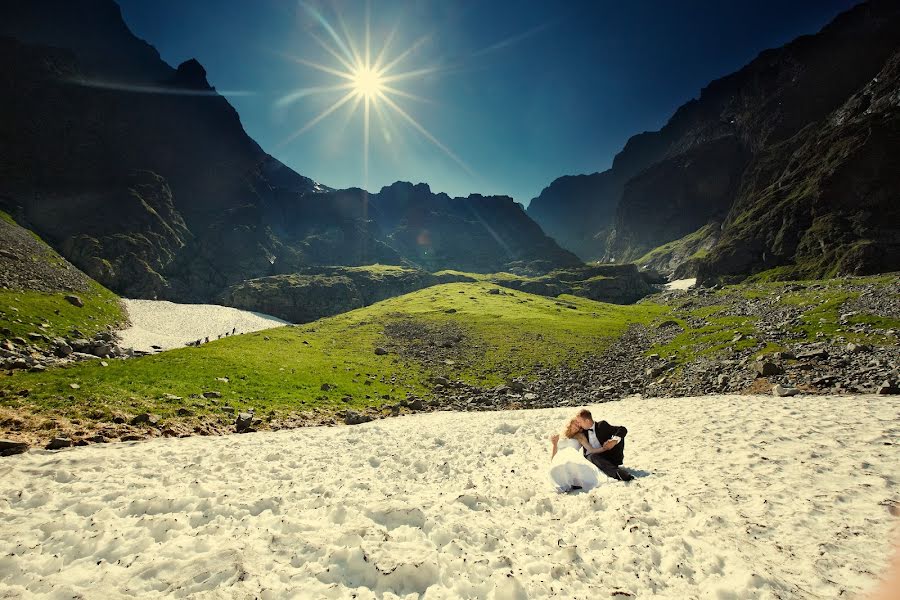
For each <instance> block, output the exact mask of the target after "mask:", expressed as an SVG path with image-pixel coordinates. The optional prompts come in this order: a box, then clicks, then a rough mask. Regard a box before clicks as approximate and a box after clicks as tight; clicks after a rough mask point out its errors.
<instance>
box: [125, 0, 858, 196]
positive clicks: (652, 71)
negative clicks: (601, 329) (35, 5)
mask: <svg viewBox="0 0 900 600" xmlns="http://www.w3.org/2000/svg"><path fill="white" fill-rule="evenodd" d="M120 4H121V5H122V12H123V15H124V17H125V20H126V22H127V23H128V25H129V27H131V29H132V31H133V32H134V33H135V34H136V35H138V36H139V37H142V38H144V39H146V40H147V41H148V42H150V43H151V44H153V45H154V46H155V47H156V48H157V49H158V50H159V52H160V54H161V55H162V57H163V59H164V60H166V61H167V62H168V63H170V64H172V65H173V66H175V65H177V64H179V63H180V62H182V61H184V60H186V59H188V58H197V59H198V60H199V61H200V62H201V63H202V64H203V65H204V66H205V67H206V70H207V74H208V78H209V80H210V83H211V84H212V85H214V86H215V87H216V88H217V89H219V90H223V91H226V92H227V91H239V92H241V91H242V92H248V93H247V94H246V95H237V94H236V95H230V96H229V101H230V102H231V103H232V104H233V105H234V107H235V108H236V109H237V111H238V113H239V114H240V116H241V120H242V122H243V124H244V127H245V129H246V130H247V132H248V133H249V134H250V135H251V136H252V137H253V138H254V139H256V141H257V142H259V143H260V145H261V146H262V147H263V148H264V149H265V150H266V151H268V152H269V153H270V154H272V155H273V156H275V157H277V158H278V159H280V160H281V161H283V162H284V163H285V164H287V165H289V166H290V167H292V168H294V169H295V170H297V171H298V172H299V173H301V174H303V175H306V176H308V177H311V178H313V179H315V180H317V181H320V182H322V183H324V184H326V185H329V186H332V187H337V188H345V187H351V186H357V187H365V188H367V189H369V190H371V191H377V190H378V189H380V188H381V187H382V186H384V185H388V184H390V183H392V182H394V181H397V180H404V181H412V182H414V183H416V182H426V183H428V184H429V185H431V188H432V189H433V190H435V191H443V192H447V193H449V194H451V195H467V194H469V193H473V192H478V193H483V194H505V195H509V196H512V197H513V198H515V199H516V200H517V201H519V202H522V203H523V204H527V203H528V201H529V200H530V199H531V198H533V197H534V196H536V195H537V194H538V193H540V191H541V189H543V188H544V187H545V186H547V185H548V184H549V183H550V182H551V181H552V180H553V179H555V178H557V177H559V176H561V175H565V174H575V173H592V172H595V171H600V170H604V169H606V168H608V167H609V166H610V164H611V163H612V158H613V156H614V155H615V153H616V152H618V151H619V150H620V149H621V148H622V146H623V145H624V143H625V142H626V140H627V139H628V138H629V137H630V136H632V135H634V134H636V133H639V132H641V131H647V130H655V129H658V128H659V127H661V126H662V125H663V124H664V123H665V122H666V120H667V119H668V118H669V116H671V114H672V113H673V112H674V110H675V109H676V108H677V107H678V106H679V105H681V104H682V103H684V102H685V101H687V100H689V99H690V98H693V97H696V96H697V95H698V94H699V91H700V88H701V87H703V86H704V85H706V84H707V83H708V82H709V81H711V80H712V79H715V78H718V77H721V76H723V75H726V74H728V73H731V72H733V71H735V70H736V69H738V68H740V67H741V66H743V65H744V64H746V63H747V62H749V61H750V60H752V59H753V58H754V57H755V56H756V55H757V54H758V53H759V52H760V51H761V50H763V49H765V48H770V47H774V46H779V45H782V44H784V43H785V42H787V41H789V40H791V39H793V38H795V37H797V36H798V35H801V34H804V33H814V32H815V31H817V30H818V29H820V28H821V27H822V26H823V25H824V24H826V23H827V22H828V21H830V20H831V19H832V18H833V17H834V16H835V15H836V14H837V13H839V12H841V11H842V10H844V9H846V8H849V7H850V6H852V5H853V4H854V2H850V1H838V0H795V1H793V2H783V1H779V2H776V1H771V0H758V1H752V2H738V1H732V0H729V1H726V2H700V1H697V0H682V1H679V2H670V1H658V2H651V1H636V2H606V1H600V0H597V1H583V2H582V1H570V2H549V1H525V0H523V1H521V2H509V3H502V2H494V1H487V2H482V1H465V2H452V1H449V0H412V1H386V0H372V1H370V2H368V3H366V2H364V1H363V0H357V1H342V0H334V1H331V0H308V2H307V3H305V4H304V3H299V2H296V1H290V0H259V1H258V2H252V3H251V2H247V1H240V0H215V1H213V0H155V1H153V2H147V1H146V0H120ZM367 13H368V15H369V17H368V21H369V24H370V26H369V30H370V47H371V56H372V58H373V59H374V58H375V56H376V55H377V54H378V52H379V51H380V49H381V48H382V46H383V45H384V42H385V40H386V38H387V37H388V35H389V34H390V32H391V31H392V30H396V33H395V35H394V36H393V38H392V40H391V43H390V45H389V46H388V48H387V51H386V52H385V56H386V57H387V58H388V59H393V58H395V57H397V56H399V55H400V54H401V53H402V52H403V51H405V50H407V49H411V51H410V52H409V53H408V54H407V55H406V56H405V58H403V59H402V60H401V61H400V62H399V63H397V65H396V66H395V67H394V68H393V69H391V71H390V73H392V74H395V75H396V74H400V73H403V72H410V71H413V72H419V74H417V75H412V76H410V77H408V78H406V79H402V80H398V81H393V82H390V84H389V85H391V86H392V87H394V88H395V89H397V90H400V91H401V92H404V93H406V94H410V95H413V96H415V98H411V97H408V96H403V95H393V96H389V97H390V98H392V99H393V101H394V102H395V104H396V105H397V106H398V107H399V108H400V109H402V110H403V112H404V113H405V115H407V116H403V115H402V114H400V113H399V112H398V111H397V110H395V108H394V107H392V106H390V105H389V104H388V103H386V102H385V101H383V100H380V99H377V98H376V99H373V101H372V104H371V108H370V119H369V144H368V152H367V153H366V152H364V147H365V144H364V139H365V138H364V133H363V132H364V129H365V127H364V121H365V119H364V110H363V105H364V103H363V102H362V101H361V102H360V103H359V105H358V106H356V107H355V108H354V106H353V104H354V103H353V101H352V100H351V101H348V102H346V103H345V104H344V105H342V106H341V107H339V108H338V109H337V110H335V111H334V112H333V113H332V114H330V115H329V116H327V117H326V118H323V119H322V120H321V121H319V122H318V123H316V124H315V125H314V126H312V127H310V128H309V129H307V130H306V131H305V132H304V133H302V134H300V135H297V136H296V137H292V136H293V134H294V133H296V132H297V131H298V130H300V129H301V128H303V127H304V125H306V124H308V123H309V122H310V121H311V120H312V119H314V118H315V117H316V116H317V115H319V114H321V113H322V112H323V111H325V110H327V109H328V108H329V107H330V106H332V105H333V104H334V103H335V102H336V101H337V100H339V99H340V98H342V96H343V95H344V94H345V93H346V91H331V92H328V93H321V94H311V95H307V96H304V97H302V98H300V99H299V100H297V101H295V102H291V103H285V102H284V101H283V99H284V98H285V96H287V95H288V94H290V93H292V92H295V91H297V90H300V89H309V88H317V87H329V86H334V85H335V84H338V83H342V82H347V81H348V80H346V79H342V78H341V77H339V76H337V75H334V74H332V73H328V72H325V71H322V70H319V69H316V68H314V67H311V66H309V65H308V64H303V63H302V62H298V61H296V60H294V58H300V59H301V60H303V61H306V62H307V63H309V62H312V63H316V64H319V65H321V66H325V67H328V68H334V69H338V70H344V71H346V68H344V67H342V66H341V64H340V62H339V60H338V59H337V58H335V57H334V56H332V55H331V54H330V53H329V52H328V51H327V50H326V49H324V48H323V47H322V46H321V45H320V43H319V42H317V41H316V39H315V38H316V37H319V38H320V39H322V40H324V41H325V42H326V43H327V44H328V46H329V47H331V48H332V49H333V50H335V51H336V52H337V54H338V55H341V56H345V55H346V54H347V53H349V54H352V50H351V49H350V44H347V42H346V39H347V38H349V39H350V40H352V42H353V44H352V45H354V46H356V48H357V50H358V53H359V54H361V55H362V54H363V53H364V51H363V48H364V46H365V43H364V40H365V30H366V27H365V23H366V21H367V18H366V15H367ZM317 15H318V16H317ZM319 17H321V18H319ZM341 21H343V23H344V26H343V27H342V26H341ZM325 23H327V24H328V25H329V26H330V27H331V28H332V30H333V31H334V32H335V34H336V35H337V37H338V38H340V39H341V40H342V42H343V43H344V44H345V46H346V47H347V52H346V53H345V52H344V51H343V50H342V49H341V48H340V46H339V45H338V44H337V42H336V41H335V39H334V37H332V35H331V34H330V33H329V31H328V29H326V27H325ZM345 30H346V34H345ZM292 57H293V58H292ZM279 100H282V102H279ZM379 115H383V116H379ZM407 117H408V118H407ZM413 121H414V122H415V124H414V123H413ZM416 124H417V125H416ZM365 154H367V156H368V160H367V161H366V160H364V155H365ZM366 163H368V169H366V168H365V167H366Z"/></svg>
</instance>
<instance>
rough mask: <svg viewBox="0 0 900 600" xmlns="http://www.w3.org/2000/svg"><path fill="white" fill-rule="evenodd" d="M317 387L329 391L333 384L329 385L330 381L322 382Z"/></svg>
mask: <svg viewBox="0 0 900 600" xmlns="http://www.w3.org/2000/svg"><path fill="white" fill-rule="evenodd" d="M319 389H320V390H322V391H323V392H327V391H329V390H332V389H334V386H333V385H331V384H330V383H323V384H322V385H321V386H320V387H319Z"/></svg>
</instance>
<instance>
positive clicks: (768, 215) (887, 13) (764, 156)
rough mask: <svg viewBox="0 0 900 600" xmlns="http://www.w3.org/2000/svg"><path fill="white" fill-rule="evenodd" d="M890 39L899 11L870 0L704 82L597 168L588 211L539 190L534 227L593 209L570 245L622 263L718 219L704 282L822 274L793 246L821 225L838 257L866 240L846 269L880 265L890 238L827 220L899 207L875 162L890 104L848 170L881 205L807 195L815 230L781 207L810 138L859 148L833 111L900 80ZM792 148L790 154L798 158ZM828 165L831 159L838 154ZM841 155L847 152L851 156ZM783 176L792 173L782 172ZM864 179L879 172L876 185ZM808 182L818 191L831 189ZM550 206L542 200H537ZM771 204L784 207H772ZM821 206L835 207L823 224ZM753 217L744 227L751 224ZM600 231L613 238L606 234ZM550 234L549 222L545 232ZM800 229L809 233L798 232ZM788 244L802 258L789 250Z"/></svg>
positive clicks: (805, 160) (797, 190)
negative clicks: (783, 269)
mask: <svg viewBox="0 0 900 600" xmlns="http://www.w3.org/2000/svg"><path fill="white" fill-rule="evenodd" d="M898 47H900V5H898V4H897V3H896V2H889V1H873V2H868V3H865V4H862V5H860V6H857V7H855V8H853V9H851V10H849V11H847V12H846V13H843V14H842V15H839V16H838V17H837V18H836V19H835V20H834V21H833V22H832V23H831V24H829V25H828V26H826V27H825V28H823V29H822V31H820V32H819V33H817V34H815V35H811V36H803V37H801V38H798V39H797V40H794V41H793V42H791V43H790V44H787V45H786V46H784V47H782V48H779V49H775V50H767V51H765V52H763V53H761V54H760V55H759V56H758V57H757V58H756V59H755V60H754V61H752V62H751V63H750V64H748V65H747V66H746V67H744V68H743V69H741V70H740V71H738V72H736V73H734V74H732V75H729V76H727V77H724V78H722V79H720V80H717V81H714V82H712V83H711V84H710V85H709V86H708V87H706V88H704V89H703V90H702V92H701V94H700V97H699V98H698V99H696V100H692V101H690V102H688V103H687V104H685V105H684V106H682V107H681V108H680V109H678V111H677V112H676V113H675V114H674V115H673V117H672V118H671V119H670V120H669V122H668V123H667V124H666V126H665V127H663V128H662V129H661V130H660V131H658V132H654V133H644V134H640V135H638V136H635V137H633V138H632V139H631V140H629V142H628V144H626V146H625V148H624V149H623V151H622V152H621V153H620V154H619V155H617V156H616V158H615V160H614V162H613V167H612V169H611V170H610V171H607V172H606V173H604V174H602V175H604V176H605V177H604V180H600V179H599V178H597V177H596V176H595V179H594V181H595V182H597V185H596V187H595V189H594V191H593V196H594V200H593V203H592V204H591V208H587V209H585V208H584V205H585V204H586V203H585V202H584V197H586V196H589V195H590V194H591V192H587V191H582V193H581V194H580V195H579V196H578V197H574V198H567V197H558V198H549V199H545V198H542V197H539V198H536V199H535V200H533V201H532V205H531V206H530V207H529V213H530V214H532V215H533V216H534V217H535V218H536V220H537V221H538V222H539V223H541V224H544V219H545V218H546V217H545V215H546V214H548V213H549V212H551V211H552V210H556V211H557V212H562V213H564V214H566V216H557V217H555V219H556V222H565V221H566V220H568V221H569V222H574V221H575V220H576V217H574V216H571V215H569V213H570V212H572V213H575V214H578V213H579V212H580V213H581V214H583V215H584V217H583V218H584V220H585V221H587V222H592V223H593V222H595V221H594V219H595V215H603V217H602V219H601V221H603V222H602V223H601V225H602V226H601V227H599V228H598V229H597V232H598V233H601V235H600V236H598V237H596V238H592V237H591V236H590V235H589V234H588V235H584V234H583V233H582V232H577V231H576V232H575V233H576V234H577V235H579V236H581V238H580V239H593V240H594V243H593V244H592V245H590V246H589V247H587V248H583V247H582V248H579V250H580V254H581V255H582V257H584V258H595V257H601V258H605V259H615V260H623V259H633V258H636V257H639V256H641V255H642V254H644V253H645V252H647V251H649V250H652V249H653V248H654V247H657V246H661V245H663V244H666V243H668V242H671V241H673V240H677V239H679V238H682V237H684V236H685V235H686V234H690V233H691V231H693V230H697V229H699V228H700V227H702V226H704V225H705V224H707V223H710V222H719V221H724V226H723V234H722V236H721V239H720V241H719V243H718V244H717V245H715V246H713V247H712V248H711V249H710V250H709V256H708V262H707V263H706V266H704V267H703V268H702V269H700V270H701V271H702V272H703V273H704V277H716V276H718V275H720V274H721V275H723V276H742V275H747V274H750V273H753V272H756V271H759V270H762V269H765V268H768V267H770V266H773V265H774V266H781V265H786V264H788V263H790V264H794V263H797V264H799V263H807V265H806V267H804V268H803V269H801V270H804V272H807V273H808V274H817V275H824V274H826V273H827V272H828V271H833V270H834V269H832V266H833V265H830V263H827V261H822V262H823V264H822V265H821V267H822V268H813V269H810V268H808V267H809V266H810V265H809V264H808V261H807V260H806V258H805V257H806V255H805V254H803V249H804V248H806V247H808V246H809V244H808V243H806V244H800V242H799V240H801V239H804V238H811V239H820V238H821V234H820V233H817V232H818V231H821V230H823V229H824V230H827V231H828V232H829V234H828V235H829V237H830V240H831V244H832V245H833V246H835V248H834V252H833V253H834V254H835V256H836V255H843V254H844V253H845V251H848V249H849V248H850V247H851V246H858V245H859V244H861V243H865V245H866V247H867V248H868V250H866V251H865V252H864V253H862V255H861V254H860V253H859V252H857V251H854V252H853V255H854V256H856V259H855V263H854V265H855V266H854V267H853V269H855V270H857V271H860V272H862V271H871V270H873V269H874V270H878V269H880V268H882V267H881V266H879V265H880V264H881V263H880V261H882V260H883V259H885V258H887V257H888V256H891V252H892V251H891V250H890V249H889V248H886V247H884V246H883V245H884V244H885V243H886V242H885V240H886V239H887V240H889V239H891V238H892V236H891V234H890V233H885V234H884V235H881V234H878V235H874V234H873V233H872V231H871V230H864V228H862V227H861V226H837V225H834V224H833V223H834V222H843V221H844V220H846V219H848V218H849V219H850V221H852V222H854V223H857V222H859V221H866V218H865V216H864V215H863V213H864V212H866V211H868V212H872V213H873V214H876V215H877V214H884V215H888V216H889V215H892V214H893V212H892V211H893V210H894V209H893V206H892V204H891V201H890V200H889V199H890V198H893V199H894V200H893V203H894V204H896V197H897V195H898V193H900V190H898V189H897V188H896V187H893V183H892V178H891V177H890V176H889V175H888V174H887V171H886V170H885V167H886V166H887V165H885V164H884V160H886V159H882V158H881V156H882V155H885V156H886V155H889V154H890V153H891V152H890V151H889V149H890V148H894V153H896V151H897V148H896V147H895V146H893V144H894V143H895V141H894V135H893V134H892V133H891V132H890V130H891V128H892V127H893V125H891V122H892V121H891V118H890V117H886V116H884V115H887V114H888V113H892V112H893V111H894V110H896V106H895V105H893V104H891V102H890V101H887V100H886V101H884V102H883V103H882V108H880V109H879V110H880V112H881V114H882V115H883V116H882V117H880V118H878V119H875V118H874V117H872V116H871V115H870V116H869V117H868V121H867V122H868V124H869V125H868V126H869V128H870V131H871V132H872V136H873V137H874V138H877V139H872V140H870V141H867V142H866V144H868V145H869V151H868V152H863V153H860V154H855V156H856V159H855V162H854V164H855V165H856V166H855V167H852V168H853V169H862V170H865V169H867V168H868V176H869V177H870V179H869V180H868V181H869V183H870V185H875V186H876V187H877V188H878V189H879V194H880V196H878V197H879V198H880V199H878V200H876V199H875V197H873V196H869V197H868V198H867V200H866V202H864V203H863V205H861V206H859V208H858V210H857V209H850V205H849V204H843V206H844V208H845V209H847V210H844V211H843V212H841V210H837V209H835V206H836V204H835V202H834V201H831V202H816V203H814V204H816V206H817V209H816V211H817V212H816V218H818V219H820V221H819V223H820V225H818V226H816V227H813V221H814V220H815V218H800V217H799V216H797V215H795V213H797V214H799V213H802V214H808V213H809V210H807V209H800V208H799V207H797V208H791V207H790V205H791V204H792V203H793V202H794V201H795V200H797V199H798V198H800V197H805V195H806V194H807V191H808V190H807V191H804V187H803V186H804V185H806V184H811V183H812V182H811V180H810V179H809V178H808V177H807V175H809V173H811V172H813V171H816V170H821V166H822V165H821V164H819V163H820V160H821V158H822V153H823V151H824V147H822V146H819V147H818V151H817V152H816V151H813V150H812V148H813V147H815V143H814V142H813V141H812V139H813V138H814V137H816V138H817V139H819V140H820V142H821V143H822V144H824V143H826V140H827V143H828V144H830V145H832V146H834V145H836V146H840V147H843V148H844V150H845V151H847V152H850V150H849V148H850V147H855V146H856V145H858V144H856V143H854V142H852V141H851V140H852V138H854V135H855V134H854V131H858V130H856V129H853V128H852V127H838V126H837V125H836V122H835V120H834V117H833V114H834V113H835V111H839V112H840V111H841V110H844V109H842V107H843V106H844V105H845V104H846V103H847V102H848V101H849V100H850V99H851V97H855V96H858V95H860V94H862V97H868V96H870V95H871V94H866V93H864V92H863V90H864V89H865V88H867V86H869V85H870V82H872V80H873V78H875V77H876V76H878V78H879V80H880V81H881V82H882V83H883V84H884V85H885V86H886V87H890V86H891V85H893V86H894V88H896V86H897V85H898V83H900V81H898V79H897V78H896V73H895V72H894V71H893V70H891V69H890V68H888V67H889V59H890V58H891V56H892V55H893V54H894V52H895V51H896V50H897V49H898ZM863 102H864V100H863ZM867 110H868V107H867V108H865V109H863V112H865V111H867ZM844 112H846V110H844ZM867 114H868V113H867ZM858 126H859V127H864V126H863V125H861V124H858ZM804 148H805V150H803V149H804ZM876 148H877V149H876ZM797 151H800V154H797V155H795V154H794V153H795V152H797ZM854 152H855V151H854ZM844 154H846V152H845V153H844ZM831 159H832V163H831V164H832V166H836V164H835V163H834V162H833V160H836V159H835V158H834V157H831ZM845 159H846V160H850V159H849V157H848V156H845ZM840 160H841V161H844V159H840ZM867 161H873V162H871V163H867ZM841 164H848V163H846V161H845V162H842V163H841ZM847 168H848V169H849V168H851V167H849V165H848V166H847ZM786 173H802V174H803V175H798V176H793V177H787V178H786V177H785V175H786ZM876 173H877V175H876ZM873 177H877V178H879V180H878V181H879V183H877V184H876V183H875V182H874V180H873V179H872V178H873ZM607 179H612V180H618V181H622V184H621V187H617V186H612V187H610V186H607V185H605V184H604V185H600V182H601V181H605V180H607ZM818 181H819V184H822V185H825V186H826V187H827V186H829V185H831V183H835V182H834V181H833V180H831V179H829V180H828V181H825V180H823V179H822V178H820V179H819V180H818ZM817 185H818V184H817ZM552 188H553V185H551V186H550V188H548V189H552ZM775 190H781V191H780V192H776V191H775ZM823 193H824V195H825V196H826V197H829V196H833V195H834V194H831V193H829V192H823ZM610 195H612V197H611V196H610ZM772 195H776V196H779V195H780V196H779V197H780V201H777V202H776V201H770V197H771V196H772ZM542 196H543V194H542ZM549 201H552V203H553V207H548V206H546V204H547V203H548V202H549ZM782 204H783V205H784V206H781V205H782ZM838 204H841V203H838ZM610 205H615V206H616V210H615V216H614V217H608V215H609V214H610V213H609V206H610ZM776 205H777V206H780V207H781V208H780V210H781V212H779V211H778V210H775V208H776ZM863 206H865V208H863ZM832 209H834V210H837V212H836V213H834V214H832V213H828V217H827V218H825V217H826V211H829V210H832ZM848 211H849V212H848ZM851 213H852V214H851ZM842 215H843V216H842ZM783 218H786V219H787V221H786V223H787V224H786V225H785V224H782V222H781V221H782V219H783ZM604 219H608V220H604ZM823 219H824V220H823ZM750 222H753V223H754V225H753V226H748V223H750ZM607 229H608V230H610V231H611V233H610V234H609V235H606V236H604V235H603V234H602V232H603V231H605V230H607ZM548 230H552V228H551V227H549V226H548ZM570 231H571V230H566V231H564V232H563V234H561V235H560V239H562V240H567V238H566V237H565V236H566V235H569V232H570ZM749 231H753V232H755V233H753V234H752V235H750V234H749V233H748V232H749ZM838 231H840V232H841V233H840V235H839V234H838ZM807 232H811V233H810V235H809V236H807ZM864 236H865V237H864ZM786 242H787V243H786ZM869 242H871V243H869ZM564 243H565V242H564ZM742 244H745V245H744V246H742ZM720 245H721V248H720V247H719V246H720ZM797 249H799V250H800V254H798V255H795V252H796V251H797ZM820 251H821V249H820ZM720 254H721V257H719V258H717V257H718V256H719V255H720ZM879 257H880V258H879ZM849 264H850V263H841V266H840V267H839V268H838V270H837V272H844V271H845V268H847V267H848V266H849ZM894 266H895V267H896V265H894ZM826 267H827V269H826Z"/></svg>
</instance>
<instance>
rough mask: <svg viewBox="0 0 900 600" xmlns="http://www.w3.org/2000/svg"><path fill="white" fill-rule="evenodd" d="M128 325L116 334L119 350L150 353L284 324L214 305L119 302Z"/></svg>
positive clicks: (267, 316) (271, 318)
mask: <svg viewBox="0 0 900 600" xmlns="http://www.w3.org/2000/svg"><path fill="white" fill-rule="evenodd" d="M122 302H123V303H124V304H125V309H126V310H127V311H128V318H129V319H130V320H131V326H130V327H129V328H128V329H124V330H122V331H120V332H119V336H120V337H121V339H122V341H121V345H122V347H123V348H134V349H135V350H143V351H145V352H151V351H153V350H155V348H153V346H154V345H155V346H159V347H160V348H162V349H163V350H171V349H173V348H181V347H183V346H184V345H185V344H186V343H188V342H193V341H195V340H202V339H204V338H206V337H209V339H210V340H215V339H217V338H218V337H219V336H220V335H224V334H225V333H228V334H229V335H230V334H231V330H232V329H237V333H250V332H251V331H259V330H261V329H271V328H272V327H281V326H282V325H287V324H288V323H287V321H282V320H281V319H278V318H276V317H272V316H269V315H264V314H262V313H256V312H251V311H249V310H239V309H237V308H231V307H228V306H218V305H216V304H176V303H174V302H167V301H165V300H127V299H123V300H122Z"/></svg>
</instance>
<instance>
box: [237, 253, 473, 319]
mask: <svg viewBox="0 0 900 600" xmlns="http://www.w3.org/2000/svg"><path fill="white" fill-rule="evenodd" d="M466 280H468V281H471V279H469V278H467V277H464V276H456V275H432V274H431V273H427V272H425V271H422V270H419V269H409V268H402V267H385V266H380V265H376V266H373V267H310V268H306V269H303V270H302V271H301V272H299V273H292V274H289V275H275V276H271V277H261V278H258V279H252V280H248V281H243V282H241V283H239V284H236V285H233V286H231V287H229V288H228V289H227V290H226V291H225V292H224V293H223V294H222V296H221V298H220V301H221V302H222V303H223V304H225V305H227V306H233V307H235V308H241V309H244V310H253V311H257V312H263V313H266V314H270V315H274V316H277V317H279V318H281V319H285V320H287V321H291V322H293V323H307V322H309V321H314V320H316V319H320V318H322V317H328V316H331V315H336V314H340V313H342V312H347V311H349V310H353V309H356V308H362V307H363V306H368V305H369V304H373V303H375V302H379V301H381V300H385V299H387V298H392V297H394V296H399V295H401V294H407V293H409V292H413V291H415V290H419V289H422V288H424V287H428V286H431V285H436V284H439V283H450V282H453V281H466Z"/></svg>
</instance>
